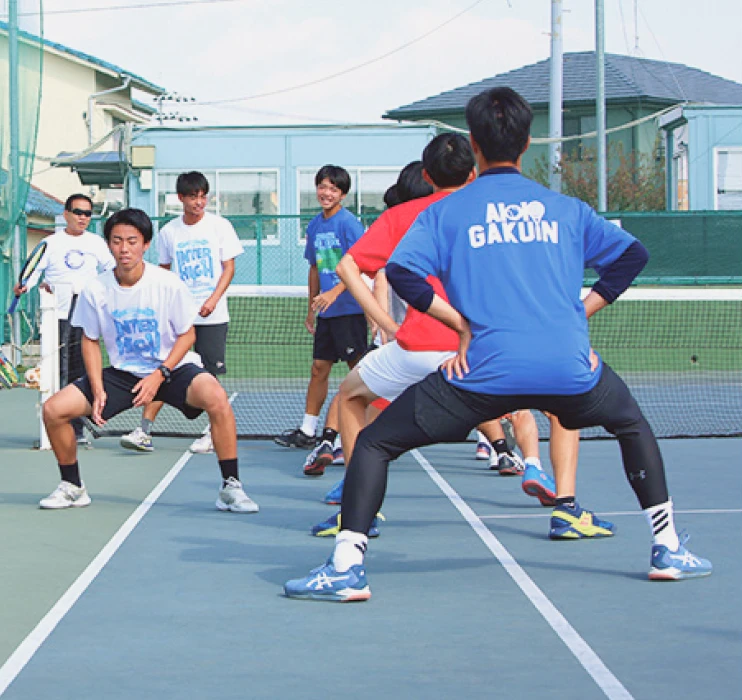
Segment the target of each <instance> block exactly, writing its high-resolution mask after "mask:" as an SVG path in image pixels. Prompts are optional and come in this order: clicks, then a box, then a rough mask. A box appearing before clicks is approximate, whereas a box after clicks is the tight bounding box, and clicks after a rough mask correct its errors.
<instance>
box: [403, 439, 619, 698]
mask: <svg viewBox="0 0 742 700" xmlns="http://www.w3.org/2000/svg"><path fill="white" fill-rule="evenodd" d="M411 454H412V456H413V457H414V458H415V459H416V460H417V461H418V463H419V464H420V466H421V467H422V468H423V469H424V470H425V471H426V473H427V474H428V476H429V477H430V478H431V479H432V480H433V481H434V482H435V484H436V485H437V486H438V488H439V489H440V490H441V491H443V493H444V495H445V496H446V497H447V498H448V500H449V501H451V503H452V504H453V505H454V507H455V508H456V509H457V510H458V511H459V513H461V515H462V516H463V517H464V519H465V520H466V521H467V523H469V525H470V526H471V528H472V530H474V532H475V533H476V534H477V535H478V536H479V538H480V539H481V540H482V542H484V544H485V545H486V546H487V548H488V549H489V550H490V552H492V554H494V555H495V557H497V560H498V561H499V562H500V564H502V566H503V568H504V569H505V571H507V573H508V574H509V575H510V577H511V578H512V579H513V581H515V583H516V584H517V585H518V587H519V588H520V589H521V590H522V591H523V593H525V594H526V597H527V598H528V599H529V600H530V601H531V603H532V604H533V606H534V607H535V608H536V609H537V610H538V611H539V612H540V613H541V615H542V617H543V618H544V619H545V620H546V622H548V623H549V625H550V626H551V628H552V629H553V630H554V631H555V632H556V633H557V635H558V636H559V638H560V639H561V640H562V641H563V642H564V643H565V644H566V645H567V647H568V648H569V650H570V651H571V652H572V653H573V654H574V656H575V658H576V659H577V661H579V662H580V664H581V665H582V667H583V668H584V669H585V670H586V671H587V672H588V673H589V674H590V676H591V677H592V679H593V680H594V681H595V683H596V684H597V685H598V687H599V688H600V689H601V690H602V691H603V693H605V695H606V697H608V698H610V700H633V696H632V695H631V694H630V693H629V691H628V690H626V688H624V686H623V685H622V684H621V682H620V681H619V680H618V678H616V677H615V676H614V675H613V674H612V673H611V672H610V670H609V669H608V667H607V666H606V665H605V664H604V663H603V662H602V661H601V659H600V657H599V656H598V655H597V654H596V653H595V652H594V651H593V650H592V648H591V647H590V646H589V645H588V644H587V642H586V641H585V640H584V639H583V638H582V637H580V635H579V634H578V633H577V631H576V630H575V629H574V627H572V625H570V624H569V622H567V620H566V618H565V617H564V615H562V613H560V612H559V611H558V610H557V609H556V607H555V606H554V604H553V603H552V602H551V601H550V600H549V599H548V598H547V597H546V595H544V593H543V592H542V591H541V589H540V588H539V587H538V586H537V585H536V584H535V583H534V582H533V580H532V579H531V578H530V576H528V574H527V573H526V572H525V571H524V570H523V568H522V567H521V566H520V564H518V562H516V561H515V559H514V558H513V557H512V556H511V554H510V552H508V550H507V549H505V547H503V546H502V544H501V543H500V540H498V539H497V537H495V536H494V535H493V534H492V532H491V531H490V530H488V529H487V527H486V525H485V524H484V523H483V522H482V521H481V519H480V518H479V517H477V514H476V513H475V512H474V511H473V510H472V509H471V508H470V507H469V506H468V505H467V503H466V502H465V501H464V499H463V498H461V496H459V494H458V493H456V491H454V490H453V488H452V487H451V485H450V484H449V483H448V482H447V481H446V480H445V479H444V478H443V477H442V476H441V475H440V474H439V473H438V472H437V471H436V470H435V468H434V467H433V466H432V465H431V464H430V462H428V460H427V459H425V457H423V455H422V454H420V452H419V451H418V450H412V452H411Z"/></svg>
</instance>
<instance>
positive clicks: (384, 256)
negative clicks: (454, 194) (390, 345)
mask: <svg viewBox="0 0 742 700" xmlns="http://www.w3.org/2000/svg"><path fill="white" fill-rule="evenodd" d="M447 194H448V192H435V193H434V194H431V195H428V196H427V197H420V198H419V199H413V200H412V201H410V202H405V203H404V204H398V205H397V206H396V207H392V208H391V209H387V210H386V211H385V212H384V213H383V214H382V215H381V216H380V217H379V218H378V219H376V221H374V223H373V224H371V226H370V227H369V229H368V231H366V233H364V234H363V235H362V236H361V238H360V239H359V240H358V241H357V242H356V243H355V245H353V246H352V247H351V249H350V250H349V251H348V255H351V256H353V260H355V263H356V265H358V267H359V269H360V270H361V272H364V273H366V274H367V275H368V276H369V277H373V276H375V275H376V273H377V272H378V271H379V270H381V269H382V268H384V267H386V264H387V262H388V261H389V258H390V257H391V255H392V253H393V252H394V249H395V248H396V247H397V244H398V243H399V242H400V241H401V240H402V237H403V236H404V235H405V233H407V231H408V229H409V228H410V226H412V223H413V222H414V221H415V219H416V218H417V215H418V214H419V213H420V212H421V211H423V209H427V208H428V207H429V206H430V205H431V204H433V202H437V201H438V200H439V199H443V197H445V196H446V195H447ZM427 281H428V283H430V284H431V285H432V286H433V289H434V290H435V293H436V294H437V295H438V296H439V297H441V299H445V300H446V301H448V297H447V296H446V292H445V290H444V289H443V285H442V284H441V282H440V280H439V279H438V278H437V277H433V276H432V275H428V277H427ZM397 342H398V343H399V346H400V347H402V348H404V349H405V350H411V351H417V352H422V351H425V350H451V351H454V350H458V348H459V336H458V334H457V333H455V332H454V331H452V330H451V329H450V328H449V327H448V326H445V325H443V324H442V323H441V322H440V321H436V320H435V319H434V318H433V317H432V316H428V314H424V313H422V312H420V311H417V310H416V309H413V308H412V307H411V306H408V307H407V314H406V315H405V318H404V321H403V322H402V325H401V326H400V328H399V331H398V333H397Z"/></svg>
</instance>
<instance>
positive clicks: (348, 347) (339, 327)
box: [312, 314, 368, 362]
mask: <svg viewBox="0 0 742 700" xmlns="http://www.w3.org/2000/svg"><path fill="white" fill-rule="evenodd" d="M367 349H368V326H367V325H366V317H365V316H364V315H363V314H352V315H350V316H333V317H332V318H322V317H321V316H320V317H319V318H317V326H316V328H315V331H314V352H313V354H312V357H313V358H314V359H315V360H327V361H328V362H341V361H342V362H353V361H354V360H358V359H360V358H361V357H363V356H364V355H365V354H366V350H367Z"/></svg>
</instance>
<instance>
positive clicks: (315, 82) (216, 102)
mask: <svg viewBox="0 0 742 700" xmlns="http://www.w3.org/2000/svg"><path fill="white" fill-rule="evenodd" d="M506 1H507V3H508V5H510V0H506ZM483 2H484V0H476V2H474V3H472V4H471V5H469V6H468V7H466V8H464V9H463V10H462V11H461V12H459V13H457V14H455V15H454V16H453V17H450V18H449V19H447V20H446V21H445V22H443V23H442V24H439V25H438V26H437V27H433V29H431V30H429V31H427V32H425V34H421V35H420V36H418V37H416V38H415V39H412V40H410V41H408V42H406V43H404V44H402V46H398V47H397V48H396V49H392V50H391V51H387V52H386V53H384V54H382V55H381V56H377V57H376V58H372V59H370V60H368V61H365V62H363V63H359V64H358V65H355V66H351V67H350V68H346V69H345V70H341V71H338V72H337V73H332V74H331V75H327V76H325V77H324V78H317V79H316V80H310V81H308V82H306V83H300V84H299V85H292V86H291V87H285V88H279V89H278V90H271V91H269V92H261V93H258V94H257V95H248V96H247V97H231V98H226V99H222V100H209V101H207V102H198V104H200V105H221V104H229V103H231V102H246V101H248V100H257V99H259V98H261V97H273V96H274V95H282V94H284V93H287V92H293V91H295V90H302V89H304V88H307V87H312V86H313V85H319V84H320V83H325V82H327V81H329V80H334V79H335V78H339V77H341V76H343V75H347V74H348V73H352V72H354V71H357V70H360V69H361V68H365V67H366V66H370V65H372V64H373V63H378V62H379V61H383V60H384V59H385V58H389V56H393V55H394V54H396V53H399V52H400V51H403V50H404V49H406V48H408V47H410V46H412V45H413V44H417V43H418V42H420V41H422V40H423V39H426V38H427V37H429V36H430V35H431V34H434V33H435V32H437V31H439V30H440V29H443V27H445V26H446V25H448V24H451V22H453V21H455V20H457V19H458V18H459V17H461V16H462V15H464V14H466V13H467V12H469V11H471V10H473V9H474V8H475V7H476V6H477V5H480V4H481V3H483Z"/></svg>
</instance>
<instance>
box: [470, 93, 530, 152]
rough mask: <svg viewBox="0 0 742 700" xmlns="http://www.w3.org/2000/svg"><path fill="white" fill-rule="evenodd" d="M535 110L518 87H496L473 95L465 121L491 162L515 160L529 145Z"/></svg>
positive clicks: (473, 137)
mask: <svg viewBox="0 0 742 700" xmlns="http://www.w3.org/2000/svg"><path fill="white" fill-rule="evenodd" d="M532 121H533V112H532V111H531V106H530V105H529V104H528V102H526V100H525V99H523V97H521V96H520V95H519V94H518V93H517V92H515V90H512V89H510V88H508V87H497V88H492V89H491V90H486V91H485V92H482V93H480V94H479V95H476V96H475V97H472V98H471V100H469V104H467V105H466V123H467V124H468V125H469V131H470V132H471V136H472V139H474V141H476V143H477V146H479V148H480V150H481V151H482V156H483V157H484V159H485V160H486V161H487V162H488V163H515V162H516V161H517V160H518V158H520V156H521V155H522V154H523V153H524V151H525V150H526V147H527V146H528V137H529V135H530V133H531V122H532Z"/></svg>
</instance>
